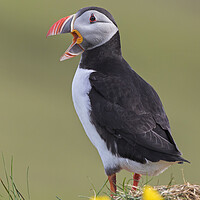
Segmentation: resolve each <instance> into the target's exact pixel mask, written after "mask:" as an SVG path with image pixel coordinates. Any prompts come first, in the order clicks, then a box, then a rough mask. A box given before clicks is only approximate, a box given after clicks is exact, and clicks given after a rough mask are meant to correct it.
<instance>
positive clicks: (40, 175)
mask: <svg viewBox="0 0 200 200" xmlns="http://www.w3.org/2000/svg"><path fill="white" fill-rule="evenodd" d="M92 5H95V6H100V7H104V8H106V9H107V10H109V11H110V12H111V13H112V15H113V16H114V17H115V20H116V22H117V24H118V26H119V29H120V33H121V42H122V51H123V55H124V57H125V59H126V60H127V61H128V63H129V64H130V65H131V66H132V67H133V68H134V70H135V71H136V72H137V73H139V74H140V75H141V76H142V77H143V78H144V79H145V80H147V81H148V82H149V83H150V84H151V85H152V86H153V87H154V88H155V89H156V91H157V92H158V94H159V96H160V97H161V99H162V102H163V104H164V107H165V110H166V112H167V114H168V117H169V120H170V123H171V128H172V134H173V137H174V138H175V140H176V142H177V144H178V146H179V148H180V150H181V151H182V153H183V155H184V158H186V159H188V160H190V161H191V164H184V165H176V166H173V167H171V168H170V169H168V170H167V171H166V172H164V173H163V174H161V175H160V176H158V177H155V178H154V179H153V182H152V183H151V184H156V183H157V182H158V181H159V184H167V183H168V182H169V180H170V176H171V174H173V176H174V177H175V180H176V182H177V183H182V182H183V179H182V175H181V169H182V168H183V169H184V174H185V178H186V180H188V181H190V182H192V183H200V173H199V171H198V170H199V167H200V159H199V153H200V142H199V141H200V132H199V123H200V122H199V115H200V105H199V102H200V87H199V86H200V79H199V74H200V1H199V0H190V1H188V0H127V1H125V0H124V1H116V0H109V1H105V0H98V1H97V0H76V1H69V0H65V1H64V0H56V1H55V0H54V1H50V0H34V1H33V0H32V1H30V0H26V1H25V0H12V1H10V0H1V2H0V29H1V31H0V95H1V96H0V152H3V153H4V157H5V159H6V164H7V167H8V168H9V163H10V158H11V155H13V156H14V177H15V182H16V184H17V185H18V188H19V190H20V191H21V192H22V193H23V194H25V196H26V192H25V191H26V184H25V183H26V169H27V167H28V166H29V167H30V177H29V179H30V181H29V183H30V189H31V197H32V199H48V200H51V199H52V200H55V199H56V195H57V196H59V197H60V198H61V199H63V200H64V199H78V195H86V196H87V195H92V192H91V190H90V189H91V188H92V186H91V183H90V181H89V179H91V181H92V183H93V184H94V185H95V187H96V188H100V186H101V185H102V184H103V183H104V181H105V180H106V176H105V174H104V169H103V166H102V163H101V160H100V158H99V155H98V153H97V151H96V150H95V148H94V147H93V146H92V144H91V143H90V141H89V139H88V138H87V136H86V134H85V133H84V130H83V128H82V126H81V124H80V122H79V120H78V117H77V115H76V113H75V110H74V108H73V104H72V98H71V82H72V79H73V75H74V73H75V70H76V67H77V65H78V62H79V59H80V57H77V58H73V59H70V60H67V61H64V62H59V58H60V56H61V55H62V54H63V52H64V51H65V50H66V49H67V47H68V45H69V44H70V43H71V39H72V36H71V35H70V34H69V35H60V36H55V37H50V38H48V39H46V33H47V31H48V29H49V28H50V26H51V25H52V24H53V23H55V22H56V21H57V20H59V19H60V18H62V17H65V16H68V15H70V14H73V13H75V12H76V11H78V10H79V9H80V8H82V7H86V6H92ZM0 177H4V172H3V165H2V161H1V159H0ZM124 177H127V179H129V178H131V173H127V172H124V171H123V172H121V173H120V174H119V175H118V180H119V182H121V180H122V179H123V178H124ZM4 180H5V179H4ZM3 190H4V189H3V187H1V186H0V193H1V194H3V193H4V192H3Z"/></svg>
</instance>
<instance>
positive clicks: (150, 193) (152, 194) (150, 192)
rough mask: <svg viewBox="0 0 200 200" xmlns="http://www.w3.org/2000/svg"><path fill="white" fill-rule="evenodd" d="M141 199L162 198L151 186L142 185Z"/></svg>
mask: <svg viewBox="0 0 200 200" xmlns="http://www.w3.org/2000/svg"><path fill="white" fill-rule="evenodd" d="M142 199H143V200H164V199H163V197H162V196H161V195H160V194H159V193H158V191H156V190H154V189H153V188H152V187H151V186H148V185H146V186H144V189H143V195H142Z"/></svg>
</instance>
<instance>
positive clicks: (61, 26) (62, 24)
mask: <svg viewBox="0 0 200 200" xmlns="http://www.w3.org/2000/svg"><path fill="white" fill-rule="evenodd" d="M75 18H76V15H75V14H74V15H70V16H68V17H64V18H62V19H60V20H58V21H57V22H56V23H55V24H53V26H51V28H50V29H49V31H48V33H47V37H48V36H51V35H59V34H62V33H71V34H72V35H73V40H72V44H71V45H70V46H69V48H68V49H67V50H66V51H65V53H64V54H63V55H62V56H61V58H60V61H63V60H66V59H69V58H73V57H75V56H78V55H80V54H81V53H83V52H84V48H83V47H82V46H81V43H82V41H83V37H82V36H81V34H80V33H79V32H78V31H77V30H75V29H74V20H75Z"/></svg>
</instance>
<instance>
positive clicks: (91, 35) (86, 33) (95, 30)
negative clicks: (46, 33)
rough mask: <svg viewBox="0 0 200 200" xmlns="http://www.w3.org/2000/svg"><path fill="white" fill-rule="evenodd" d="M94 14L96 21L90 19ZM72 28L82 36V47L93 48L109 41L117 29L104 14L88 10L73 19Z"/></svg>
mask: <svg viewBox="0 0 200 200" xmlns="http://www.w3.org/2000/svg"><path fill="white" fill-rule="evenodd" d="M92 15H94V17H95V20H96V21H91V20H90V19H94V18H91V16H92ZM73 29H75V30H77V31H79V33H80V34H81V35H82V37H83V42H82V43H81V46H82V47H83V48H84V49H88V50H89V49H93V48H95V47H98V46H100V45H102V44H104V43H106V42H107V41H109V40H110V39H111V38H112V37H113V36H114V35H115V33H116V32H117V31H118V28H117V27H116V25H115V24H114V23H113V22H112V21H111V20H110V19H109V18H108V17H106V16H105V15H104V14H102V13H100V12H98V11H96V10H89V11H86V12H84V13H83V14H82V15H81V16H79V17H78V18H77V19H75V21H74V27H73Z"/></svg>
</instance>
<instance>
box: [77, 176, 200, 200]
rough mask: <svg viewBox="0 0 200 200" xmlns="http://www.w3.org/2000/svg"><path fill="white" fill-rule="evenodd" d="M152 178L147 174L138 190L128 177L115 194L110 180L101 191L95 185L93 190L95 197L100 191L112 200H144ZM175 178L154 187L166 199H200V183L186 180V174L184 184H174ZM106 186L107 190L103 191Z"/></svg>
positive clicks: (118, 186)
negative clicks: (144, 189)
mask: <svg viewBox="0 0 200 200" xmlns="http://www.w3.org/2000/svg"><path fill="white" fill-rule="evenodd" d="M151 180H152V179H150V180H149V177H148V176H147V177H146V180H145V181H144V180H143V181H141V183H140V186H138V187H137V190H136V191H133V190H132V184H131V183H132V182H133V180H132V179H129V180H127V181H126V178H124V180H123V182H122V183H121V184H118V185H117V193H116V194H113V195H110V189H109V187H108V184H107V183H108V180H107V181H106V182H105V183H104V184H103V186H102V187H101V188H100V190H99V191H97V190H96V189H95V188H94V186H93V185H92V187H93V189H92V190H93V192H94V197H98V196H99V195H100V193H102V194H101V195H107V196H110V198H111V200H142V194H143V188H144V186H145V185H148V184H149V183H150V182H151ZM173 180H174V178H173V176H171V178H170V181H169V183H168V184H167V185H161V186H154V189H155V190H157V191H158V192H159V193H160V194H161V196H162V197H163V198H164V199H165V200H186V199H187V200H200V185H198V184H190V183H189V182H186V181H185V178H184V175H183V181H184V183H183V184H176V185H173ZM105 188H106V192H102V191H104V190H103V189H105ZM80 197H83V198H88V199H90V197H85V196H80Z"/></svg>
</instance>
